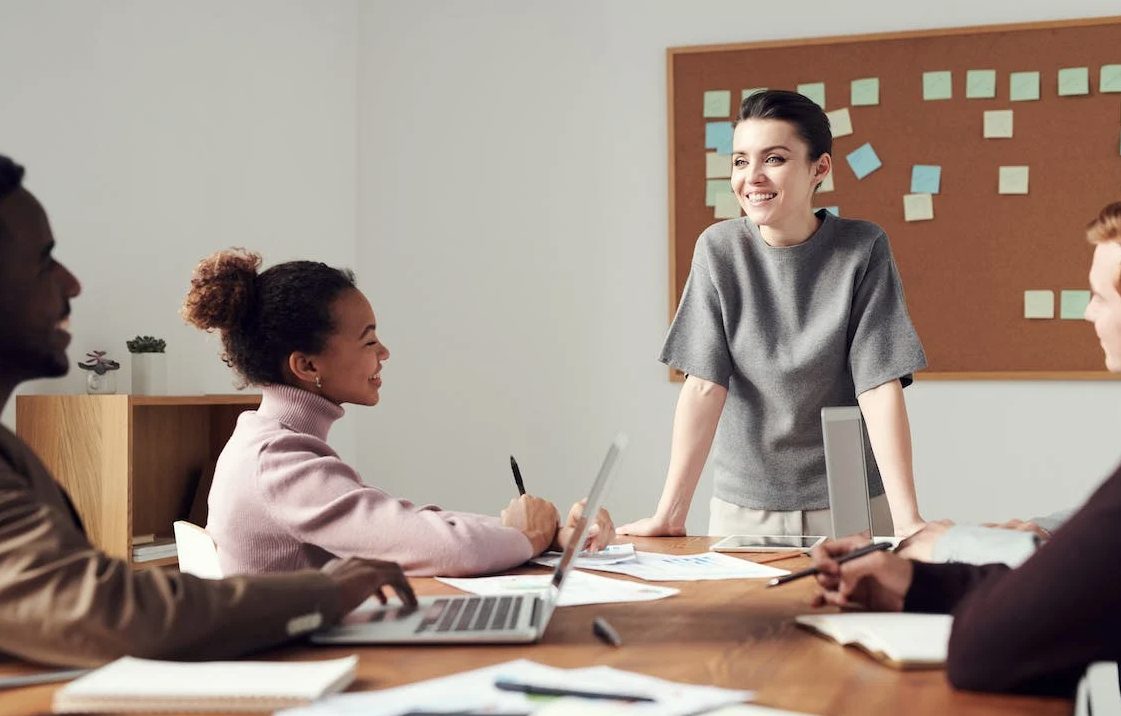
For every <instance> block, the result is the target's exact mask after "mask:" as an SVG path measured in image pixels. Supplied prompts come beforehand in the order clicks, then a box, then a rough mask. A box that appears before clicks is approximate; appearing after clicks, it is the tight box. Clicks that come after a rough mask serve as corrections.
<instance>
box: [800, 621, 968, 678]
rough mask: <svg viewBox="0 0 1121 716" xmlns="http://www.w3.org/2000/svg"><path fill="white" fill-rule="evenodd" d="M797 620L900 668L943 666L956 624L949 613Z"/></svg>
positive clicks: (802, 624)
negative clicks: (951, 630) (951, 633)
mask: <svg viewBox="0 0 1121 716" xmlns="http://www.w3.org/2000/svg"><path fill="white" fill-rule="evenodd" d="M794 621H795V622H797V623H798V624H799V625H800V626H804V627H806V628H808V629H812V630H813V631H816V632H818V633H819V634H821V635H823V636H826V637H828V638H830V639H833V640H834V641H836V642H837V643H838V644H843V645H845V646H855V647H857V648H859V649H863V650H864V651H866V652H868V653H869V654H870V655H872V656H873V657H874V658H876V659H877V660H879V661H882V662H883V663H885V664H887V665H888V666H893V667H895V668H897V669H932V668H938V667H941V666H943V665H944V664H945V663H946V648H947V645H948V644H949V643H950V627H951V626H953V617H951V616H950V615H948V614H892V613H857V614H804V615H802V616H799V617H795V619H794Z"/></svg>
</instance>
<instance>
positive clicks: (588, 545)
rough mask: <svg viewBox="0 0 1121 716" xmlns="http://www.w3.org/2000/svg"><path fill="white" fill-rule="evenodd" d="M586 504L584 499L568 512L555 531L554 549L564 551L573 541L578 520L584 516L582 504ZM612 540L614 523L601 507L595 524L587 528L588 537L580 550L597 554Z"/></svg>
mask: <svg viewBox="0 0 1121 716" xmlns="http://www.w3.org/2000/svg"><path fill="white" fill-rule="evenodd" d="M586 502H587V500H586V499H584V500H580V501H579V502H577V503H576V504H574V505H573V506H572V509H570V510H569V511H568V517H566V518H565V520H564V524H563V525H562V526H561V528H560V529H559V530H557V539H556V542H555V543H554V545H553V548H554V549H557V550H562V549H564V548H565V546H566V545H567V544H568V543H569V541H570V540H571V539H573V537H574V536H575V534H576V527H577V526H578V523H579V522H580V518H581V517H582V516H583V515H584V504H585V503H586ZM614 538H615V523H614V522H612V520H611V515H610V514H608V512H607V510H605V509H603V508H602V507H601V508H599V513H598V514H596V520H595V522H593V523H592V526H591V527H589V528H588V536H587V538H586V539H585V540H584V544H583V545H581V549H587V550H592V551H595V552H598V551H599V550H601V549H603V548H604V547H606V546H607V545H609V544H611V540H612V539H614Z"/></svg>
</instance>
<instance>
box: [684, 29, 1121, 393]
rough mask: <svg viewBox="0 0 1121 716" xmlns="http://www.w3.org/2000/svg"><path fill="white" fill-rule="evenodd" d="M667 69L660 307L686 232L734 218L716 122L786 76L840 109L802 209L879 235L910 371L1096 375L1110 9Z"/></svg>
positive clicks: (762, 47)
mask: <svg viewBox="0 0 1121 716" xmlns="http://www.w3.org/2000/svg"><path fill="white" fill-rule="evenodd" d="M667 70H668V73H667V74H668V77H667V80H668V107H669V177H670V181H669V185H670V222H669V224H670V242H669V243H670V246H669V250H670V297H669V298H670V301H669V302H670V317H671V319H672V316H673V313H674V312H675V311H676V308H677V304H678V301H679V300H680V297H681V292H682V289H683V288H684V285H685V281H686V279H687V278H688V275H689V267H690V264H691V260H692V255H693V248H694V245H695V243H696V239H697V237H698V236H699V235H700V233H701V232H702V231H703V230H704V229H705V228H706V227H707V226H709V225H711V224H713V223H715V222H716V221H720V220H721V218H720V217H725V218H727V217H729V216H732V215H735V216H738V215H740V212H739V209H738V207H737V206H736V205H735V203H734V197H733V198H731V201H730V199H729V197H730V190H729V189H727V181H728V180H727V179H726V178H721V177H720V176H716V178H715V179H714V178H713V175H714V174H715V175H720V174H723V175H724V176H725V177H726V176H727V174H726V173H725V172H723V171H721V166H723V163H724V156H725V153H730V148H729V145H728V144H727V136H728V135H727V134H726V132H727V130H725V129H724V128H723V127H722V126H720V125H722V124H728V125H730V123H731V120H732V119H733V118H734V115H735V113H736V112H737V111H738V108H739V103H740V101H741V99H742V96H743V93H744V92H745V91H747V92H748V93H750V91H751V90H753V89H756V88H772V89H790V90H798V91H802V92H803V93H804V94H806V95H807V96H812V97H813V98H814V99H815V100H816V101H818V102H819V104H823V106H824V108H825V110H826V111H827V112H829V113H830V119H831V120H832V121H833V122H834V126H835V127H836V128H838V129H835V135H839V134H841V133H842V132H843V131H844V130H843V126H844V124H845V123H846V120H847V122H848V123H850V124H851V133H850V134H846V135H845V136H835V138H834V145H833V182H832V183H833V187H832V190H831V191H827V192H821V193H819V194H818V196H817V200H816V205H817V206H819V207H832V210H834V211H836V212H837V213H839V215H840V216H842V217H849V218H860V219H867V220H870V221H874V222H876V223H877V224H879V225H880V226H882V227H883V228H884V229H885V230H886V231H887V233H888V236H889V237H890V238H891V246H892V251H893V252H894V254H895V258H896V261H897V263H898V264H899V269H900V273H901V274H902V277H903V286H904V290H905V292H906V295H907V302H908V306H909V308H910V311H911V317H912V319H913V320H914V323H915V326H916V328H917V330H918V333H919V336H920V338H921V339H922V341H923V345H924V347H925V348H926V352H927V357H928V359H929V364H930V365H929V368H928V369H927V371H925V372H924V373H922V374H920V375H919V376H916V377H919V378H945V379H969V378H980V379H1047V378H1057V379H1106V378H1109V377H1110V374H1108V373H1106V372H1105V371H1104V370H1103V369H1102V353H1101V348H1100V346H1099V345H1098V341H1097V337H1096V336H1095V335H1094V331H1093V330H1092V329H1091V327H1090V326H1089V325H1088V324H1086V323H1085V322H1084V321H1082V320H1081V311H1082V309H1083V307H1084V304H1085V301H1086V300H1088V293H1087V291H1088V285H1087V278H1086V276H1087V271H1088V268H1089V262H1090V257H1091V255H1092V247H1091V246H1090V245H1089V244H1088V243H1086V241H1085V239H1084V238H1083V230H1084V227H1085V225H1086V223H1087V222H1088V221H1090V220H1091V219H1092V218H1094V217H1095V216H1097V214H1098V212H1099V211H1100V209H1101V208H1102V207H1103V206H1104V205H1105V204H1107V203H1109V202H1111V201H1118V200H1121V17H1114V18H1102V19H1094V20H1070V21H1062V22H1052V23H1034V24H1021V25H1002V26H989V27H972V28H960V29H949V30H935V31H921V32H907V33H890V34H878V35H864V36H848V37H831V38H815V39H810V40H795V41H779V42H766V43H756V44H746V45H720V46H705V47H682V48H670V49H669V50H668V51H667ZM723 99H729V100H730V101H728V102H727V103H726V106H727V108H726V109H725V103H724V102H723V101H722V100H723ZM986 113H990V114H988V115H986ZM986 135H988V136H986ZM1008 135H1011V136H1008ZM706 145H707V146H706ZM869 148H870V149H871V152H872V153H873V155H874V156H870V155H869V151H868V150H869ZM854 152H857V153H856V154H855V155H853V159H852V161H851V162H850V159H849V156H850V154H853V153H854ZM728 161H729V162H730V159H729V160H728ZM877 163H878V164H879V166H876V165H877ZM916 167H918V168H917V169H916ZM865 172H867V173H866V174H864V173H865ZM858 174H864V176H863V177H862V178H858ZM712 182H715V184H712ZM721 187H723V192H724V193H727V195H728V196H724V197H720V196H719V194H720V193H721V191H720V188H721ZM713 204H715V206H714V205H713ZM908 219H909V220H908Z"/></svg>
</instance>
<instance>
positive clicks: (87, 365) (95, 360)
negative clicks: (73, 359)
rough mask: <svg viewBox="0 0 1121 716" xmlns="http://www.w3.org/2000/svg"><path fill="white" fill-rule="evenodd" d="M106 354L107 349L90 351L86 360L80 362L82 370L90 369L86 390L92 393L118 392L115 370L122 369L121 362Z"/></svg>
mask: <svg viewBox="0 0 1121 716" xmlns="http://www.w3.org/2000/svg"><path fill="white" fill-rule="evenodd" d="M106 355H107V353H106V351H90V352H89V353H86V360H84V361H83V362H81V363H79V364H78V367H79V368H81V369H82V370H88V371H89V373H88V374H86V392H87V393H89V394H91V395H94V394H102V395H103V394H111V393H116V392H117V376H116V375H115V374H114V373H113V371H115V370H120V368H121V364H120V363H118V362H117V361H115V360H113V359H112V358H106V357H105V356H106Z"/></svg>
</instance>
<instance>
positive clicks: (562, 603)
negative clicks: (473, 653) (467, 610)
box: [436, 571, 680, 607]
mask: <svg viewBox="0 0 1121 716" xmlns="http://www.w3.org/2000/svg"><path fill="white" fill-rule="evenodd" d="M552 577H553V575H551V574H509V575H501V576H498V577H436V579H437V580H438V581H440V582H443V583H444V584H448V585H450V586H453V587H455V588H456V589H462V590H463V591H465V592H470V593H471V594H480V595H483V596H495V595H497V596H501V595H506V594H522V593H525V592H543V591H545V590H547V589H548V588H549V580H550V579H552ZM679 591H680V590H678V589H673V588H672V587H654V586H651V585H649V584H639V583H638V582H628V581H626V580H624V579H609V578H608V577H601V576H599V575H597V574H588V573H586V572H577V571H572V572H569V573H568V577H567V578H565V580H564V589H562V590H561V594H560V600H559V601H558V602H557V606H558V607H575V606H579V605H581V604H611V603H615V602H650V601H654V600H655V599H665V598H666V597H672V596H673V595H675V594H677V593H678V592H679Z"/></svg>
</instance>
